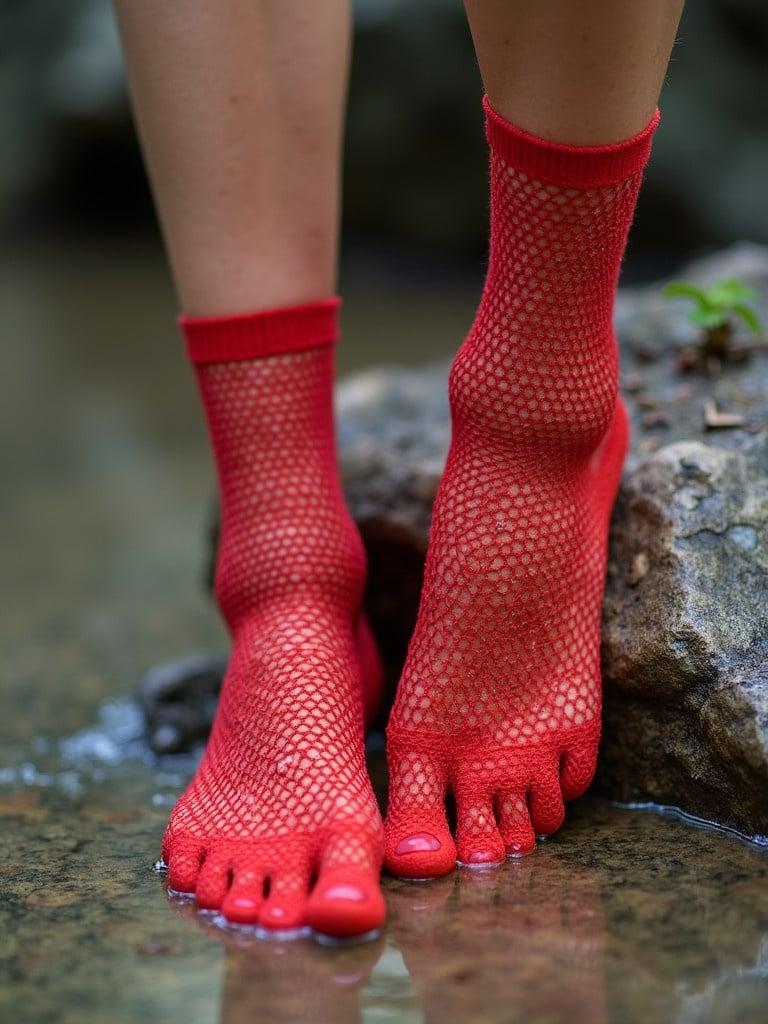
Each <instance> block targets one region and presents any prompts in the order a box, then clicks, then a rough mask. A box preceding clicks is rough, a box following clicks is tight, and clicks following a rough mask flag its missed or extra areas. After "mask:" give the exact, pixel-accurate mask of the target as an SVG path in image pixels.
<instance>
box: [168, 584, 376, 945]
mask: <svg viewBox="0 0 768 1024" xmlns="http://www.w3.org/2000/svg"><path fill="white" fill-rule="evenodd" d="M361 660H362V661H364V662H366V663H367V664H368V666H369V667H368V672H369V673H371V671H372V669H373V671H375V669H374V668H373V666H371V660H372V659H371V648H370V641H369V640H368V638H367V637H366V629H365V627H361V628H360V629H359V630H358V639H357V643H356V644H353V641H352V640H351V638H350V636H348V635H347V636H345V635H344V632H343V631H340V630H339V628H338V625H337V622H336V621H335V618H328V617H326V616H324V614H323V609H322V608H321V607H318V606H317V605H314V606H313V604H312V602H310V601H306V602H304V603H300V602H296V603H294V604H293V605H292V607H286V606H275V607H273V608H271V609H270V610H269V611H267V612H265V613H263V614H262V615H260V616H258V617H257V618H255V619H254V620H253V621H251V622H249V624H248V626H247V628H245V629H244V630H243V633H242V634H241V635H239V636H238V637H237V638H236V643H235V651H234V654H233V657H232V661H231V664H230V667H229V670H228V673H227V677H226V679H225V682H224V686H223V689H222V695H221V700H220V705H219V710H218V714H217V718H216V722H215V724H214V729H213V733H212V735H211V738H210V741H209V744H208V747H207V749H206V752H205V755H204V757H203V761H202V763H201V765H200V768H199V769H198V771H197V774H196V775H195V777H194V778H193V780H192V782H191V783H190V785H189V787H188V789H187V790H186V792H185V793H184V794H183V796H182V797H181V799H180V800H179V802H178V803H177V804H176V806H175V807H174V810H173V813H172V815H171V819H170V822H169V824H168V828H167V831H166V834H165V838H164V841H163V859H164V860H165V862H166V863H167V865H168V883H169V886H170V888H171V889H172V890H174V891H175V892H178V893H188V894H193V895H194V896H195V899H196V902H197V905H198V907H199V908H200V909H203V910H215V911H219V912H220V913H221V914H222V915H223V916H224V917H225V918H226V919H227V920H228V921H230V922H233V923H236V924H247V925H259V926H261V927H262V928H264V929H268V930H270V931H278V932H289V931H293V930H297V929H302V928H311V929H313V930H314V931H316V932H318V933H322V934H327V935H333V936H339V937H344V936H354V935H361V934H364V933H367V932H370V931H373V930H375V929H377V928H379V927H380V926H381V924H382V923H383V920H384V903H383V899H382V896H381V891H380V888H379V880H378V874H379V868H380V864H381V843H382V829H381V820H380V816H379V811H378V807H377V805H376V800H375V798H374V795H373V792H372V789H371V786H370V782H369V780H368V775H367V772H366V766H365V758H364V751H363V736H362V711H361V707H362V694H361V667H360V663H361ZM267 679H269V680H270V681H271V682H270V683H266V680H267ZM375 685H376V680H375V678H374V677H372V676H370V675H369V683H368V689H369V690H370V689H372V688H375Z"/></svg>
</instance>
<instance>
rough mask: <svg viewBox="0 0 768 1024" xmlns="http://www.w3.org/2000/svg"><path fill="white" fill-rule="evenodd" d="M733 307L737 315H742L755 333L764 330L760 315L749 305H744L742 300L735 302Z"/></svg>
mask: <svg viewBox="0 0 768 1024" xmlns="http://www.w3.org/2000/svg"><path fill="white" fill-rule="evenodd" d="M732 309H733V312H734V313H735V314H736V315H737V316H740V317H741V319H742V320H743V321H744V323H745V324H746V325H747V327H748V328H749V329H750V331H752V333H753V334H759V333H760V332H761V331H762V329H763V325H762V323H761V322H760V317H759V316H758V315H757V313H755V311H754V310H753V309H750V308H749V306H743V305H742V304H741V303H740V302H735V303H734V304H733V307H732Z"/></svg>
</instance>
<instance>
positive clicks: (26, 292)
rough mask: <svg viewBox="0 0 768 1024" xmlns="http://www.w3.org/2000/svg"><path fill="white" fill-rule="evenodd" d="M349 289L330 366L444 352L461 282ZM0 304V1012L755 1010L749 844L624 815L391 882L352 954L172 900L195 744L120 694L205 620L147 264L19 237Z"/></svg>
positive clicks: (186, 411) (457, 1015)
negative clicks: (169, 738)
mask: <svg viewBox="0 0 768 1024" xmlns="http://www.w3.org/2000/svg"><path fill="white" fill-rule="evenodd" d="M353 284H354V283H353ZM349 291H350V293H351V294H350V296H349V301H348V303H347V309H348V313H349V318H348V326H349V328H350V330H349V342H348V344H347V346H346V347H345V348H344V350H343V355H342V362H343V363H344V364H345V365H346V366H347V367H351V366H352V365H362V364H363V363H365V362H368V361H371V360H373V359H376V358H387V359H392V358H396V357H398V355H399V354H400V353H403V352H406V351H407V353H408V355H409V358H413V356H414V353H415V352H416V353H419V354H422V355H423V356H425V357H426V356H428V355H430V356H433V355H438V354H445V353H447V352H448V351H450V348H451V347H453V346H454V345H455V343H456V341H457V339H458V338H459V337H460V336H461V333H462V331H463V328H464V326H465V324H466V320H467V319H468V316H469V312H470V311H471V301H472V294H471V290H466V292H462V291H461V289H456V288H451V289H445V291H446V293H448V292H450V296H449V297H448V298H445V297H443V296H441V295H439V294H437V293H436V292H435V291H434V290H432V291H430V287H429V286H427V285H425V284H424V283H423V282H421V283H420V284H419V287H418V291H415V290H413V289H409V288H408V287H406V286H401V285H396V284H393V283H392V282H388V283H387V285H386V287H385V288H383V290H381V291H380V292H374V289H373V287H372V284H371V283H370V282H367V281H365V280H363V281H358V282H357V283H356V284H354V286H353V287H352V288H350V289H349ZM43 298H44V300H45V301H42V300H43ZM364 300H365V301H364ZM0 308H2V310H3V316H4V318H5V322H4V324H3V328H4V332H3V333H4V336H6V337H8V338H10V339H11V341H12V345H11V347H10V350H9V353H8V355H9V360H8V363H9V365H8V368H6V370H5V372H4V373H3V374H2V375H0V388H1V389H2V394H0V417H3V418H5V419H6V420H7V423H4V424H3V427H7V429H0V458H2V461H3V466H4V469H5V470H6V471H7V474H8V481H9V486H6V485H5V484H4V486H3V488H2V490H0V503H1V504H2V508H1V509H0V512H1V513H2V515H1V516H0V521H1V522H2V524H3V527H2V530H1V531H0V565H2V566H3V583H4V594H5V595H6V602H5V607H4V609H3V614H2V616H0V665H1V666H2V669H1V670H0V671H2V675H3V682H2V687H0V815H1V816H2V819H1V820H2V827H0V892H1V893H2V900H0V981H1V982H2V984H0V1019H2V1020H4V1021H5V1020H8V1021H15V1022H19V1024H38V1022H39V1024H43V1022H45V1024H70V1022H71V1024H113V1022H115V1024H123V1022H125V1024H129V1022H130V1024H135V1022H136V1021H144V1022H148V1024H151V1022H153V1021H158V1022H159V1021H162V1022H164V1024H174V1022H176V1021H178V1022H179V1024H181V1022H184V1024H190V1022H191V1024H212V1022H218V1021H221V1022H223V1024H239V1022H241V1021H242V1022H245V1021H246V1020H247V1021H248V1022H252V1021H254V1020H265V1021H272V1020H279V1021H286V1022H289V1024H290V1022H292V1021H307V1022H309V1021H311V1022H313V1024H324V1022H326V1021H327V1022H331V1021H333V1022H340V1024H345V1022H351V1021H359V1020H362V1021H365V1022H370V1024H389V1022H392V1024H394V1022H398V1024H400V1022H405V1024H409V1022H416V1021H425V1020H429V1021H440V1022H441V1024H443V1022H445V1024H459V1022H461V1024H464V1022H467V1021H471V1022H473V1024H475V1022H477V1024H485V1022H515V1021H518V1020H519V1021H525V1022H526V1024H539V1022H541V1024H545V1022H546V1024H552V1022H560V1021H563V1022H566V1021H567V1022H574V1021H575V1022H584V1024H586V1022H589V1024H602V1022H603V1021H621V1022H622V1024H625V1022H626V1024H633V1022H642V1024H646V1022H648V1021H653V1022H655V1024H656V1022H660V1024H663V1022H696V1024H699V1022H712V1024H715V1022H729V1021H739V1024H745V1022H746V1024H749V1022H751V1021H761V1022H762V1021H764V1020H765V1017H766V1012H765V1008H766V1006H768V884H767V883H768V856H767V855H766V853H765V851H764V850H761V849H757V848H756V847H755V846H750V845H747V844H745V843H744V842H742V841H740V840H739V839H738V838H736V837H734V836H730V835H727V834H723V833H722V832H715V831H712V830H709V829H702V828H694V827H692V826H691V825H690V824H688V823H686V822H683V821H680V820H676V819H675V818H673V817H669V816H662V815H658V814H652V813H649V812H648V811H646V810H640V809H634V810H630V809H626V808H618V807H613V806H610V805H607V804H600V803H595V802H590V801H589V800H586V801H581V802H579V803H577V804H576V805H575V806H574V807H573V808H572V809H571V811H570V814H569V819H568V823H567V825H566V827H565V828H564V829H563V831H562V832H561V833H560V834H559V835H558V836H557V837H556V838H554V839H552V840H550V841H548V842H547V843H546V844H542V845H541V846H540V848H539V850H538V851H537V852H536V854H535V855H534V856H532V857H528V858H525V859H524V860H522V861H516V862H509V863H508V864H506V865H504V866H503V867H502V868H501V869H499V870H490V871H483V872H470V871H461V872H460V873H458V874H456V875H455V876H453V877H451V878H448V879H443V880H439V881H437V882H433V883H428V884H415V883H407V882H401V881H396V880H394V879H390V880H388V881H387V882H386V886H385V887H386V896H387V903H388V908H389V925H388V928H387V930H386V932H385V933H384V934H383V935H381V936H380V937H378V938H376V939H374V940H372V941H370V942H367V943H365V944H362V945H357V946H343V947H339V948H337V947H333V948H325V947H322V946H319V945H318V944H317V943H314V942H312V941H311V940H309V939H307V938H306V937H305V938H300V939H297V940H294V941H274V940H273V941H264V940H260V939H257V938H255V937H254V936H253V934H251V933H249V932H248V931H243V930H235V929H231V928H230V929H227V928H222V927H221V926H220V922H217V920H216V919H215V918H213V917H210V916H202V915H199V914H197V913H196V912H195V908H194V905H193V904H191V903H189V902H188V901H186V902H180V901H176V900H173V899H169V898H168V897H167V896H166V893H165V889H164V886H165V882H166V877H165V875H163V874H162V873H158V872H156V871H154V870H153V864H154V862H155V861H156V860H157V857H158V855H159V843H160V838H161V835H162V831H163V827H164V825H165V821H166V818H167V814H168V808H169V806H170V804H171V802H172V801H173V799H175V797H176V795H177V794H178V793H179V792H180V791H181V789H182V787H183V785H184V782H185V780H186V778H187V777H188V775H189V773H190V771H191V770H192V768H193V766H194V756H190V757H183V758H175V759H166V758H163V759H162V760H158V759H157V758H155V757H154V756H153V755H152V754H151V753H150V752H149V751H148V749H147V747H146V745H145V743H144V740H143V737H142V734H141V722H140V719H139V717H138V715H137V711H136V708H135V706H134V704H133V703H132V701H131V700H130V694H131V693H132V690H133V687H134V685H135V683H136V681H137V680H138V679H139V678H140V677H141V675H142V674H143V673H144V672H145V671H146V669H147V668H148V667H150V666H151V665H154V664H157V663H158V662H161V661H166V660H168V659H170V658H174V657H177V656H184V655H186V654H188V653H189V652H191V651H199V650H217V649H220V648H221V647H222V644H223V636H222V632H221V629H220V627H219V625H218V623H217V620H216V617H215V615H214V614H213V612H212V610H211V608H210V605H209V602H208V599H207V597H206V596H205V594H204V591H203V588H202V586H201V582H200V575H201V567H202V561H203V548H204V544H203V539H202V538H203V535H204V529H205V524H206V518H207V510H208V506H207V499H208V496H209V494H210V493H211V490H212V484H213V481H212V474H211V470H210V465H209V462H208V458H207V453H206V447H205V439H204V435H203V431H202V426H201V423H200V420H199V414H198V411H197V404H196V397H195V394H194V388H193V383H192V380H191V375H189V373H188V371H187V370H186V368H185V366H184V364H183V360H182V358H181V354H180V348H179V345H178V342H177V339H176V338H175V335H174V331H173V327H172V324H171V319H172V314H173V304H172V301H171V297H170V293H169V291H168V287H167V281H166V279H165V277H164V276H163V273H162V269H161V265H160V262H159V259H158V258H157V254H156V253H150V254H147V253H146V252H145V251H142V250H136V249H134V250H128V249H125V248H117V249H115V250H113V251H111V252H107V253H105V252H104V251H102V250H99V251H95V250H94V251H90V252H89V251H87V250H84V251H65V252H63V251H61V250H60V249H51V250H47V251H45V252H31V253H28V254H26V256H25V255H24V254H22V256H21V258H19V259H17V260H16V262H15V264H14V266H13V268H11V270H10V272H9V273H7V274H5V275H4V276H3V279H2V283H0ZM361 339H365V340H366V344H362V343H361ZM371 759H372V768H373V769H374V774H375V776H376V777H380V775H381V772H380V764H381V751H380V750H372V751H371Z"/></svg>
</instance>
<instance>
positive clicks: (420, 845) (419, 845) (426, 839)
mask: <svg viewBox="0 0 768 1024" xmlns="http://www.w3.org/2000/svg"><path fill="white" fill-rule="evenodd" d="M439 849H440V840H439V839H438V838H437V836H432V835H430V834H429V832H416V833H415V835H412V836H408V837H407V838H406V839H401V840H400V842H399V843H398V844H397V846H396V847H395V853H398V854H399V853H432V852H434V851H435V850H439Z"/></svg>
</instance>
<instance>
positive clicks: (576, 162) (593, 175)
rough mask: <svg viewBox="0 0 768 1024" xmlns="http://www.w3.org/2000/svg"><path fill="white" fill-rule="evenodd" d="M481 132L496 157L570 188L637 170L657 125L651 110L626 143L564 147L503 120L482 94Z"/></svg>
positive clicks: (593, 184)
mask: <svg viewBox="0 0 768 1024" xmlns="http://www.w3.org/2000/svg"><path fill="white" fill-rule="evenodd" d="M483 109H484V110H485V134H486V137H487V139H488V144H489V145H490V147H491V149H492V150H493V152H494V153H496V155H497V156H500V157H501V158H502V160H504V161H505V162H506V163H508V164H509V165H510V166H512V167H514V168H516V169H517V170H520V171H523V172H524V173H525V174H527V175H528V177H529V178H535V179H537V180H538V181H546V182H551V183H552V184H553V185H561V186H563V187H570V188H600V187H601V186H605V185H616V184H618V183H619V182H620V181H626V179H627V178H631V177H632V176H633V175H635V174H639V173H640V171H642V169H643V167H644V166H645V164H646V163H647V161H648V157H649V155H650V152H651V140H652V138H653V133H654V131H655V130H656V125H657V124H658V123H659V119H660V114H659V111H658V110H657V111H656V113H655V114H654V115H653V117H652V118H651V120H650V121H649V122H648V124H647V125H646V127H645V128H644V129H643V130H642V131H641V132H640V133H639V134H638V135H635V136H634V137H633V138H631V139H627V140H626V142H615V143H612V144H611V145H608V146H568V145H566V144H565V143H562V142H547V140H546V139H539V138H537V137H536V136H535V135H531V134H529V132H524V131H523V130H522V128H516V127H515V126H514V125H513V124H510V122H509V121H506V120H505V119H504V118H503V117H501V115H500V114H497V113H496V111H495V110H494V109H493V107H492V106H491V103H490V100H489V99H488V97H487V96H484V97H483Z"/></svg>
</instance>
